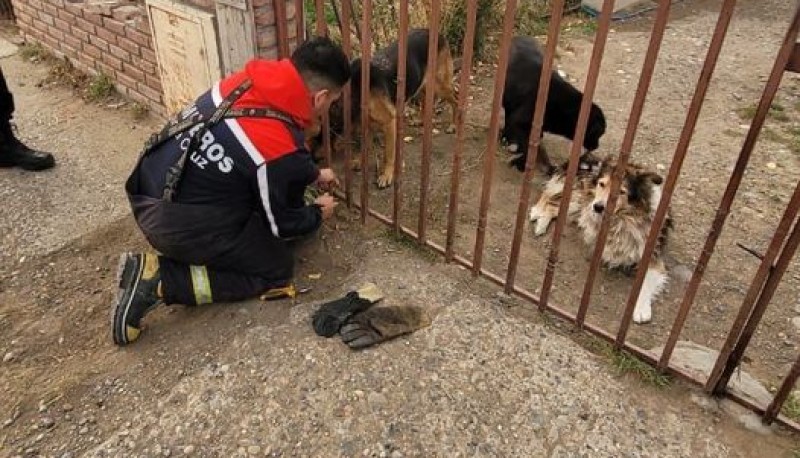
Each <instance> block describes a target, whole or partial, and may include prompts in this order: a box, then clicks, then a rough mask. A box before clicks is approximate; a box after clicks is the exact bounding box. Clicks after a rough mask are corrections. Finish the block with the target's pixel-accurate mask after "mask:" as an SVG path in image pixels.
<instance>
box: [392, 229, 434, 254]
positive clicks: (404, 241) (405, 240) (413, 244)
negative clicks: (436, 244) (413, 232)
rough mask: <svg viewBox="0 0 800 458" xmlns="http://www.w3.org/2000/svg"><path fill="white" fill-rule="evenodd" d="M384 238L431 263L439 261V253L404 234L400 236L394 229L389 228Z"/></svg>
mask: <svg viewBox="0 0 800 458" xmlns="http://www.w3.org/2000/svg"><path fill="white" fill-rule="evenodd" d="M384 236H385V237H386V238H387V239H389V241H391V242H393V243H394V244H396V245H400V246H402V247H405V248H407V249H409V250H411V251H414V252H416V253H418V254H419V255H421V256H422V257H423V258H425V259H426V260H428V261H430V262H436V261H437V260H438V259H439V254H438V253H436V252H435V251H433V250H432V249H430V248H428V247H427V246H426V245H422V244H420V243H419V241H417V240H416V239H414V238H412V237H411V236H408V235H406V234H404V233H402V232H401V233H399V234H398V233H396V232H395V231H394V229H392V228H387V229H386V231H385V232H384Z"/></svg>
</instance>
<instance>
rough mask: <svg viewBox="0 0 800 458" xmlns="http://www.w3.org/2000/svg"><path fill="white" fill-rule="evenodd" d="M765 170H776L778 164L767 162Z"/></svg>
mask: <svg viewBox="0 0 800 458" xmlns="http://www.w3.org/2000/svg"><path fill="white" fill-rule="evenodd" d="M767 168H768V169H777V168H778V164H776V163H774V162H767Z"/></svg>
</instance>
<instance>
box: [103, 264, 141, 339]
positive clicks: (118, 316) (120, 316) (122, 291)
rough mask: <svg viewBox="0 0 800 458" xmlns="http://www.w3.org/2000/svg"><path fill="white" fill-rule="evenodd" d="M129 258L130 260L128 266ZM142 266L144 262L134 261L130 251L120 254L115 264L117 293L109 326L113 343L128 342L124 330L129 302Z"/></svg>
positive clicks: (131, 299) (136, 285) (137, 282)
mask: <svg viewBox="0 0 800 458" xmlns="http://www.w3.org/2000/svg"><path fill="white" fill-rule="evenodd" d="M129 260H130V261H132V262H131V263H130V264H131V265H130V268H129V263H128V261H129ZM143 268H144V263H141V262H136V259H135V258H134V257H133V256H132V255H131V253H125V254H122V255H121V256H120V259H119V264H118V266H117V294H116V299H115V301H114V304H113V305H112V307H111V326H112V334H113V338H114V343H115V344H116V345H118V346H121V347H122V346H125V345H128V344H129V343H130V342H129V341H128V334H127V332H126V327H127V325H126V322H127V318H128V312H129V311H130V307H131V302H133V293H134V292H135V291H136V288H137V287H138V286H139V280H140V279H141V278H142V269H143Z"/></svg>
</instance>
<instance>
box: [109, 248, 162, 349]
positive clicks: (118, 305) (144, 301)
mask: <svg viewBox="0 0 800 458" xmlns="http://www.w3.org/2000/svg"><path fill="white" fill-rule="evenodd" d="M117 278H118V282H119V283H118V284H119V290H118V292H117V300H116V302H115V303H114V304H113V305H112V307H113V308H112V311H111V317H112V328H113V329H112V334H113V336H114V343H115V344H117V345H119V346H121V347H122V346H125V345H127V344H129V343H131V342H133V341H135V340H136V339H138V338H139V334H140V333H141V331H142V326H141V321H142V318H144V316H145V315H147V313H148V312H149V311H150V310H152V309H153V308H155V307H156V306H157V305H158V304H160V303H161V299H160V298H159V292H158V285H159V282H160V281H161V273H160V271H159V268H158V257H157V256H155V255H153V254H146V253H137V254H134V253H125V254H123V255H122V256H120V261H119V270H118V272H117Z"/></svg>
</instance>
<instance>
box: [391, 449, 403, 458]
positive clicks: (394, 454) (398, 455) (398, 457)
mask: <svg viewBox="0 0 800 458" xmlns="http://www.w3.org/2000/svg"><path fill="white" fill-rule="evenodd" d="M389 457H390V458H403V454H402V453H400V451H399V450H395V451H393V452H392V454H391V455H389Z"/></svg>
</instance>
